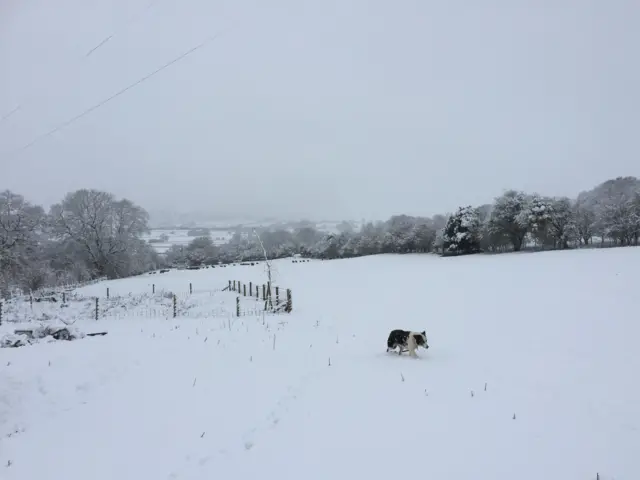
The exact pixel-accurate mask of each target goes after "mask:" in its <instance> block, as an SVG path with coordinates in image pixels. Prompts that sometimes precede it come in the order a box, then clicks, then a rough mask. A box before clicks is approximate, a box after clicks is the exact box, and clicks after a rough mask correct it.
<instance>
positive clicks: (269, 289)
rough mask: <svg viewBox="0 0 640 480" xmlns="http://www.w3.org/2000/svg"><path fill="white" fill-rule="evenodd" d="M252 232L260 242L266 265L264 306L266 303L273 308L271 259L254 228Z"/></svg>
mask: <svg viewBox="0 0 640 480" xmlns="http://www.w3.org/2000/svg"><path fill="white" fill-rule="evenodd" d="M253 234H254V235H255V236H256V238H257V239H258V242H259V243H260V247H261V248H262V252H263V253H264V263H265V264H266V266H267V282H268V283H267V298H266V299H265V302H264V306H265V309H266V308H267V304H268V305H269V307H270V308H273V301H272V300H271V260H269V256H268V255H267V250H266V249H265V248H264V243H262V239H261V238H260V235H258V232H257V231H256V229H255V228H254V229H253Z"/></svg>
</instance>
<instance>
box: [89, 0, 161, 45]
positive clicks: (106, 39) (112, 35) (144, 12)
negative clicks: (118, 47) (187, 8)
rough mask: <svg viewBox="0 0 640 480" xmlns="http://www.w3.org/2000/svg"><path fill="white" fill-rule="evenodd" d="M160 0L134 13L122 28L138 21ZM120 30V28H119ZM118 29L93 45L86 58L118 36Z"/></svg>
mask: <svg viewBox="0 0 640 480" xmlns="http://www.w3.org/2000/svg"><path fill="white" fill-rule="evenodd" d="M159 1H160V0H153V1H152V2H151V3H150V4H149V5H147V6H146V7H145V8H144V9H143V10H141V11H140V12H138V13H137V14H136V15H134V16H133V17H131V18H130V19H129V20H128V21H127V22H125V24H124V25H123V26H122V28H127V27H129V26H130V25H132V24H134V23H135V22H137V21H138V20H140V19H141V18H142V17H143V16H144V15H145V14H146V13H147V12H148V11H149V10H151V8H153V7H154V6H155V4H156V3H158V2H159ZM118 30H119V29H118ZM118 30H116V31H114V32H113V33H112V34H111V35H109V36H107V37H106V38H104V39H103V40H102V41H101V42H100V43H98V44H97V45H96V46H95V47H93V48H92V49H91V50H89V51H88V52H87V53H86V55H85V58H87V57H88V56H89V55H91V54H92V53H93V52H95V51H96V50H98V49H99V48H100V47H102V46H103V45H104V44H105V43H107V42H108V41H109V40H111V39H112V38H113V37H115V36H116V34H117V33H118Z"/></svg>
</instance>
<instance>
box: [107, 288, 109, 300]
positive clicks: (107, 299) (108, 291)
mask: <svg viewBox="0 0 640 480" xmlns="http://www.w3.org/2000/svg"><path fill="white" fill-rule="evenodd" d="M107 300H109V287H107Z"/></svg>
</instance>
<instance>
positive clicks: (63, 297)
mask: <svg viewBox="0 0 640 480" xmlns="http://www.w3.org/2000/svg"><path fill="white" fill-rule="evenodd" d="M62 303H67V293H66V292H62Z"/></svg>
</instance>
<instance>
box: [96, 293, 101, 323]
mask: <svg viewBox="0 0 640 480" xmlns="http://www.w3.org/2000/svg"><path fill="white" fill-rule="evenodd" d="M99 303H100V300H99V299H98V297H96V320H98V315H99V313H100V307H99Z"/></svg>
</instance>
